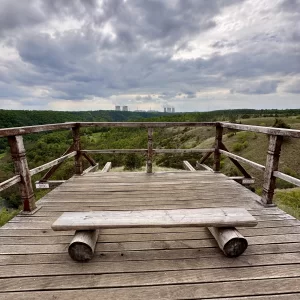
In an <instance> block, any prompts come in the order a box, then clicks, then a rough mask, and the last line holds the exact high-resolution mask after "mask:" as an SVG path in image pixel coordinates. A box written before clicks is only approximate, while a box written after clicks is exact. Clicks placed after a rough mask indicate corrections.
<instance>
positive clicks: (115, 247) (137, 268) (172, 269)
mask: <svg viewBox="0 0 300 300" xmlns="http://www.w3.org/2000/svg"><path fill="white" fill-rule="evenodd" d="M97 124H99V123H97ZM124 124H125V123H124ZM129 124H132V123H129ZM136 124H138V123H136ZM143 124H144V125H143V126H144V127H149V123H147V124H148V125H145V123H143ZM156 124H157V123H156ZM197 124H198V125H199V124H201V123H197ZM202 124H203V123H202ZM198 125H197V126H198ZM215 125H216V124H214V125H212V124H210V126H215ZM51 126H53V125H51ZM63 126H66V124H63ZM68 126H70V127H71V128H75V129H74V132H75V134H74V145H73V147H71V149H69V151H68V152H67V153H65V154H64V156H62V158H60V159H57V160H55V161H54V162H50V163H47V164H45V165H43V166H41V167H38V168H35V169H33V170H28V167H27V162H26V156H25V150H24V147H23V148H22V139H21V137H22V136H21V135H20V134H26V133H29V132H27V131H26V130H28V129H26V128H25V129H24V128H22V130H23V131H20V129H16V128H14V129H9V130H11V131H9V130H7V129H6V132H4V129H3V130H2V131H3V134H2V136H9V140H10V145H11V149H12V155H13V158H14V160H15V164H16V166H18V168H16V175H15V176H14V177H13V178H12V179H10V180H7V181H6V182H4V183H1V185H0V187H1V188H2V189H3V188H5V187H7V186H10V185H12V184H14V183H19V184H20V189H21V193H22V199H23V202H24V213H21V214H19V215H18V216H16V217H15V218H14V219H12V220H11V221H10V222H8V223H7V224H6V225H4V226H3V227H2V228H0V241H1V242H0V266H1V267H0V270H1V273H0V287H1V289H0V299H6V300H10V299H14V300H18V299H31V300H35V299H36V300H37V299H39V300H40V299H43V300H46V299H73V300H75V299H107V300H109V299H128V300H129V299H139V300H140V299H153V300H154V299H155V300H156V299H215V300H216V299H219V300H221V299H223V300H225V299H231V300H246V299H247V300H283V299H287V300H296V299H300V221H298V220H296V219H295V218H293V217H291V216H290V215H288V214H286V213H285V212H283V211H282V210H280V209H278V208H277V207H274V206H272V205H271V204H272V197H269V196H270V195H271V196H272V195H273V191H272V189H274V187H275V186H274V183H275V178H276V177H280V178H283V179H285V180H288V181H290V182H291V181H293V183H295V184H298V185H299V184H300V182H299V181H298V180H297V179H295V178H291V177H290V176H288V175H285V174H283V173H281V172H279V171H278V170H277V168H276V164H277V166H278V159H279V153H280V151H279V152H278V147H279V150H280V145H281V144H280V142H278V141H280V139H281V137H282V136H284V135H286V134H287V132H289V133H291V135H292V136H294V137H300V132H299V131H296V130H295V131H293V130H291V131H288V130H280V129H268V130H272V132H271V131H270V132H266V130H267V129H265V128H263V127H262V128H263V129H260V127H259V129H260V130H264V131H265V132H264V133H266V134H269V135H270V146H269V152H268V158H267V162H266V166H261V165H258V164H256V163H253V162H250V163H251V164H253V165H256V167H257V168H260V169H261V170H262V171H263V172H265V183H264V195H263V197H262V198H261V197H259V196H257V195H256V194H254V193H252V192H251V191H250V190H248V189H247V188H245V187H244V186H242V185H241V184H239V183H237V182H236V181H234V180H233V179H231V178H229V177H226V176H225V175H223V174H221V173H218V172H213V171H210V170H205V171H197V172H196V171H178V172H157V173H155V172H154V173H153V172H152V168H151V167H152V153H154V152H155V151H156V152H159V151H161V152H163V151H165V152H168V150H169V151H171V150H172V149H160V150H156V149H152V135H151V130H148V137H149V139H148V141H149V143H148V149H135V150H134V151H136V152H138V151H139V152H145V153H146V156H147V166H148V168H147V170H148V173H141V172H124V173H117V172H94V173H88V172H87V171H83V170H82V169H81V165H80V159H81V158H82V156H84V155H86V157H88V159H89V161H90V162H91V163H92V165H93V166H92V168H91V169H95V168H96V164H95V162H94V161H93V160H92V159H91V158H90V157H89V156H87V155H88V151H87V150H82V149H80V143H79V141H78V135H76V132H77V133H78V128H79V125H78V124H77V123H76V124H75V123H74V124H73V123H72V124H71V125H70V124H69V123H68ZM91 126H92V125H91ZM94 126H95V125H94ZM97 126H98V125H97ZM99 126H100V125H99ZM106 126H107V123H106ZM125 126H126V125H125ZM165 126H166V125H165ZM170 126H176V125H174V123H173V124H171V125H170ZM178 126H179V125H178ZM180 126H185V125H182V124H181V125H180ZM188 126H191V125H190V123H189V125H188ZM199 126H201V125H199ZM222 126H226V125H222V124H221V123H218V124H217V125H216V127H217V135H216V144H215V146H214V148H213V149H205V151H203V152H205V153H211V152H213V154H214V160H215V164H214V169H215V171H217V169H218V167H219V166H218V164H219V156H220V155H221V154H225V155H228V156H229V157H231V158H232V159H233V160H234V161H235V162H236V163H237V165H238V166H240V165H239V164H238V160H239V161H242V162H247V160H245V159H244V158H240V157H238V156H236V155H234V154H231V153H229V152H228V151H226V150H222V149H221V148H223V149H224V147H223V146H224V145H223V146H222V132H221V133H220V128H223V127H222ZM227 126H243V125H235V124H229V125H228V124H227ZM152 127H155V126H153V124H152ZM152 127H151V128H152ZM34 128H35V129H34V130H33V131H31V132H37V131H43V130H45V127H44V128H43V130H38V129H36V128H39V129H40V128H42V127H34ZM49 128H50V127H48V129H46V130H53V129H58V128H53V127H51V128H50V129H49ZM64 128H67V127H64ZM253 128H254V130H257V128H256V127H253ZM253 128H252V130H253ZM237 129H240V130H246V128H237ZM248 129H249V128H248ZM13 130H14V131H13ZM31 130H32V129H31ZM250 130H251V128H250ZM274 130H277V131H276V132H275V131H274ZM0 131H1V130H0ZM14 135H18V136H17V137H15V136H14ZM296 135H298V136H296ZM272 147H273V148H272ZM270 149H271V150H272V149H273V150H274V151H273V152H272V151H271V150H270ZM20 150H22V151H23V152H22V151H20ZM176 150H180V149H176ZM184 150H186V149H184ZM18 151H19V154H20V152H22V153H21V154H22V155H17V154H18ZM99 151H100V150H99ZM101 151H103V150H101ZM108 151H109V150H107V151H106V152H108ZM110 151H114V153H115V152H116V151H117V150H116V149H114V150H110ZM119 151H120V152H121V151H124V150H119ZM127 151H128V150H127ZM182 151H183V149H182ZM274 153H275V154H274ZM70 154H72V155H70ZM70 156H74V157H75V163H76V173H77V175H75V176H73V177H72V178H71V179H69V180H68V181H66V182H64V183H63V184H61V185H60V186H59V187H57V188H55V189H54V190H52V191H51V192H50V193H48V194H47V195H46V196H45V197H43V198H42V199H41V200H39V201H38V202H37V203H36V204H37V209H35V205H34V202H33V200H32V199H33V195H32V192H31V190H30V188H31V189H32V186H31V181H30V176H31V175H32V174H36V173H37V172H38V171H40V170H45V169H46V168H49V167H52V168H53V166H57V165H58V164H59V163H60V162H61V161H62V160H64V159H67V158H69V157H70ZM206 156H208V154H206V155H204V156H203V158H202V162H203V161H204V160H205V157H206ZM186 167H187V168H188V167H189V166H188V164H186ZM108 169H109V168H106V169H105V171H108ZM52 170H53V169H52ZM191 170H192V169H191ZM82 174H83V175H82ZM48 175H49V174H48ZM244 175H245V177H246V178H248V179H250V178H249V177H247V176H246V174H244ZM26 176H27V177H26ZM44 177H45V176H44ZM46 180H47V179H46ZM44 182H47V181H44ZM26 193H27V194H26ZM26 197H27V198H26ZM215 207H216V208H217V207H245V208H246V209H247V210H248V211H249V212H251V214H252V215H253V216H255V218H256V219H257V220H258V225H257V226H256V227H254V228H239V230H240V232H241V233H242V234H243V235H244V236H245V237H246V238H247V240H248V242H249V247H248V249H247V250H246V251H245V252H244V254H243V255H241V256H239V257H237V258H228V257H225V256H224V255H223V253H222V252H221V250H220V249H219V248H218V246H217V243H216V241H215V240H214V239H213V237H212V235H211V234H210V232H209V231H208V230H207V229H206V228H204V227H186V228H181V227H176V228H115V229H103V230H101V233H100V235H99V239H98V241H97V245H96V253H95V256H94V257H93V259H92V260H91V261H90V262H89V263H79V262H75V261H73V260H72V259H71V258H70V257H69V255H68V253H67V248H68V245H69V243H70V240H71V239H72V236H73V234H74V232H55V231H53V230H52V229H51V225H52V223H53V222H54V221H55V220H56V219H57V217H59V216H60V215H61V214H62V212H76V211H101V210H143V209H179V208H180V209H182V208H190V209H192V208H215Z"/></svg>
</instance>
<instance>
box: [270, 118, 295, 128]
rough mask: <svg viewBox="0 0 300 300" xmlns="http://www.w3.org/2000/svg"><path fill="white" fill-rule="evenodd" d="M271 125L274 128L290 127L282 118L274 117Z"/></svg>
mask: <svg viewBox="0 0 300 300" xmlns="http://www.w3.org/2000/svg"><path fill="white" fill-rule="evenodd" d="M272 127H275V128H286V129H290V128H291V126H290V125H289V124H287V123H286V122H285V121H283V120H282V119H277V118H276V119H275V122H274V124H273V126H272Z"/></svg>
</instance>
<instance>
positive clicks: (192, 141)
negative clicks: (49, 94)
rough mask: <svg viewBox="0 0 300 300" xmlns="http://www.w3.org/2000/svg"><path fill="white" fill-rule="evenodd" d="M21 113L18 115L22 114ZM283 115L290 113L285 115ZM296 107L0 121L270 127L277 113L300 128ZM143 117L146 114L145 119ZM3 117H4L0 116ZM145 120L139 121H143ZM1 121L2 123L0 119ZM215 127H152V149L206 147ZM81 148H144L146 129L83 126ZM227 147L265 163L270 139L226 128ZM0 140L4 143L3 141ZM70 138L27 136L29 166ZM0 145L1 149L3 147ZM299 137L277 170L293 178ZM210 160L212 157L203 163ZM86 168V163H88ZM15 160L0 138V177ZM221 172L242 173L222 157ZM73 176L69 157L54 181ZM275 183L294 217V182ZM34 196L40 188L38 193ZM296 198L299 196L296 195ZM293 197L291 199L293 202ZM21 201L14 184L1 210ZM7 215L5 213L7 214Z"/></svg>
mask: <svg viewBox="0 0 300 300" xmlns="http://www.w3.org/2000/svg"><path fill="white" fill-rule="evenodd" d="M21 115H22V116H21ZM287 115H289V116H288V117H287ZM299 115H300V110H291V111H290V110H288V111H277V110H274V111H273V110H272V111H255V110H229V111H216V112H207V113H183V114H178V115H165V116H163V115H162V114H158V115H155V114H152V113H150V114H147V113H130V112H128V113H127V112H111V111H98V112H38V111H36V112H29V111H25V112H21V111H0V123H1V122H2V126H3V124H5V125H6V126H4V127H9V126H19V125H33V124H43V123H55V122H65V121H130V120H143V121H216V120H223V121H237V122H241V123H243V124H252V125H263V126H272V125H273V124H274V121H275V117H276V116H280V117H281V119H282V120H283V121H284V122H285V123H287V124H288V125H289V126H291V127H292V128H295V129H300V117H299ZM146 117H147V118H146ZM1 118H2V119H1ZM141 118H143V119H141ZM1 120H2V121H1ZM214 136H215V129H214V128H210V127H200V128H193V127H180V128H166V129H159V128H157V129H155V131H154V147H155V148H210V147H211V146H212V145H213V143H214ZM81 141H82V148H84V149H108V148H116V149H118V148H146V147H147V131H146V130H145V129H138V128H85V129H82V130H81ZM223 141H224V144H225V145H226V146H227V148H228V149H229V150H230V151H231V152H233V153H236V154H238V155H240V156H243V157H245V158H247V159H250V160H252V161H255V162H258V163H260V164H263V165H264V164H265V160H266V153H267V146H268V138H267V136H266V135H263V134H256V133H251V132H237V133H234V132H227V131H226V130H225V132H224V136H223ZM1 143H2V144H1ZM71 143H72V136H71V132H70V131H69V130H67V131H55V132H50V133H43V134H33V135H28V136H26V137H25V146H26V150H27V157H28V163H29V167H30V168H34V167H37V166H39V165H42V164H44V163H46V162H49V161H51V160H53V159H55V158H57V157H59V156H60V155H62V153H63V152H64V151H65V150H66V149H67V148H68V147H69V146H70V145H71ZM1 149H2V150H1ZM299 149H300V140H297V139H285V140H284V143H283V147H282V155H281V159H280V166H279V169H280V170H281V171H283V172H284V173H287V174H290V175H292V176H294V177H298V178H299V177H300V156H299V155H298V153H299ZM200 158H201V156H200V155H198V154H185V155H180V154H174V155H170V154H161V155H156V156H155V158H154V159H155V163H156V165H157V166H158V167H163V168H181V167H182V160H184V159H187V160H189V161H190V162H191V163H192V164H195V162H196V160H199V159H200ZM94 159H95V160H96V161H97V162H99V164H100V166H103V165H104V164H105V162H107V161H112V163H113V166H114V167H118V168H119V169H120V168H121V169H122V168H124V166H125V167H126V168H127V169H130V168H132V167H138V168H139V167H140V166H142V165H144V164H145V157H143V156H142V155H121V154H118V155H108V154H103V155H100V154H98V155H94ZM207 163H208V164H212V158H210V159H209V160H208V161H207ZM86 166H87V164H86ZM245 168H246V169H247V170H248V171H249V173H250V174H251V175H252V176H254V177H255V179H256V183H255V188H256V190H257V191H258V193H260V192H261V187H262V182H263V178H262V174H261V173H260V172H259V171H257V170H256V169H253V168H251V167H249V166H245ZM13 169H14V168H13V163H12V161H11V158H10V154H9V150H8V148H7V141H6V139H1V141H0V181H3V180H5V179H8V178H10V177H11V176H13ZM221 171H222V172H223V173H225V174H227V175H230V176H234V175H240V174H239V171H238V170H237V169H236V168H235V167H234V165H233V164H232V163H231V162H230V161H229V160H228V159H227V158H225V157H222V161H221ZM72 174H73V161H72V160H69V161H67V162H65V163H64V164H63V166H62V167H61V168H60V169H59V170H58V171H57V172H56V173H55V174H54V176H53V177H52V179H67V178H69V177H70V176H72ZM41 176H42V174H39V175H35V176H34V177H33V181H36V180H38V179H39V178H40V177H41ZM277 187H278V188H279V189H281V190H280V192H278V193H276V201H277V202H278V203H279V205H281V206H282V207H285V206H286V207H290V209H291V211H295V213H294V214H295V215H297V214H298V213H299V212H298V208H297V207H299V204H298V202H299V197H298V196H297V195H298V194H297V193H298V192H296V194H295V195H296V196H295V195H294V194H293V196H292V198H291V197H288V200H287V198H286V197H285V193H291V192H292V191H293V190H282V189H287V188H288V189H290V188H292V187H293V186H292V185H290V184H288V183H285V182H283V181H281V180H278V185H277ZM36 195H37V196H38V197H40V196H42V195H43V192H42V191H36ZM297 197H298V198H297ZM291 199H292V200H291ZM19 203H20V196H19V193H18V189H17V187H12V188H10V189H8V190H5V191H3V192H2V193H1V194H0V209H1V207H3V206H9V207H13V208H16V207H18V205H19ZM5 218H7V216H5Z"/></svg>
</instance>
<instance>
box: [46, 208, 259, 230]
mask: <svg viewBox="0 0 300 300" xmlns="http://www.w3.org/2000/svg"><path fill="white" fill-rule="evenodd" d="M256 225H257V220H256V219H255V218H254V217H253V216H252V215H251V214H250V213H249V212H248V211H247V210H246V209H245V208H201V209H164V210H163V209H162V210H130V211H91V212H65V213H63V214H62V215H61V216H60V217H59V218H58V219H57V220H56V221H55V222H54V223H53V224H52V226H51V227H52V229H53V230H55V231H67V230H94V229H100V228H120V227H175V226H177V227H187V226H203V227H210V226H212V227H238V226H243V227H253V226H256Z"/></svg>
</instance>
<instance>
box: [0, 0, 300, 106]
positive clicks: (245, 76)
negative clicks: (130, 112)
mask: <svg viewBox="0 0 300 300" xmlns="http://www.w3.org/2000/svg"><path fill="white" fill-rule="evenodd" d="M19 2H21V3H23V1H19ZM19 2H18V3H19ZM12 3H15V4H14V7H15V6H16V3H17V2H14V1H12ZM32 3H33V4H32V5H30V6H28V7H29V8H30V10H31V9H32V10H31V12H29V11H28V10H27V9H26V8H24V10H23V11H24V16H22V18H21V17H15V19H12V20H11V24H10V25H9V24H8V23H7V21H3V22H5V24H6V25H5V26H6V27H5V26H4V27H3V28H4V29H3V30H4V31H5V30H17V28H20V27H22V28H23V27H24V28H23V30H22V32H21V31H20V32H18V31H16V32H17V33H18V34H16V36H15V37H14V38H13V39H14V44H15V45H16V50H17V51H18V54H19V55H20V59H21V61H20V62H14V64H13V67H10V68H8V69H7V71H5V72H3V71H2V70H1V68H0V81H3V82H7V83H9V82H14V84H15V85H18V86H27V87H31V86H32V87H39V86H40V87H47V88H48V90H49V93H50V97H52V98H54V99H69V100H77V101H80V100H81V99H83V98H89V97H93V96H97V97H109V96H111V95H115V94H118V93H121V92H123V93H134V94H137V95H145V94H149V96H146V97H145V96H138V97H137V98H136V99H135V100H133V101H142V102H151V101H152V102H153V101H156V99H154V98H152V97H151V95H150V94H152V93H155V94H159V95H160V98H161V101H169V100H171V99H174V98H175V97H176V95H177V94H180V95H182V96H185V97H187V98H190V99H193V98H196V95H197V94H196V93H197V91H199V90H202V89H206V88H215V89H218V88H226V89H232V92H233V93H244V94H268V93H274V92H276V88H277V85H278V81H275V80H264V79H261V78H264V76H266V75H268V76H269V77H271V78H272V76H273V75H275V76H285V75H291V74H299V73H300V65H299V61H300V52H297V51H295V49H294V48H292V47H291V48H289V47H288V46H286V45H285V44H284V45H283V44H281V43H282V41H283V39H280V36H279V34H277V35H276V34H275V35H272V34H269V35H268V34H267V33H266V34H263V33H261V34H260V35H257V36H256V37H251V39H250V42H249V43H247V42H245V41H244V40H236V39H221V38H220V40H219V41H215V42H213V43H212V44H211V47H212V48H214V49H218V50H220V49H221V50H222V49H223V48H233V47H236V48H237V49H238V50H236V52H230V53H228V54H224V53H223V54H222V55H221V54H218V53H211V55H210V57H208V58H206V59H202V58H196V59H180V60H174V59H173V55H174V54H175V53H176V51H178V50H182V49H188V48H189V47H191V45H190V41H191V40H192V39H193V38H194V37H196V36H197V37H198V36H200V35H201V33H202V32H205V31H207V30H208V29H210V28H214V27H215V26H216V23H215V17H216V16H217V15H218V14H219V13H220V11H221V10H222V9H223V7H225V6H228V5H234V4H236V5H238V4H240V3H241V1H220V0H215V1H206V0H205V1H203V0H202V1H200V0H197V1H196V0H195V1H189V0H184V1H183V0H182V1H154V0H153V1H138V0H132V1H127V2H124V1H116V0H104V1H103V4H102V5H101V6H100V7H99V6H98V4H97V1H83V0H82V1H79V0H77V1H58V0H55V1H32ZM19 7H22V4H21V5H20V6H19ZM29 8H28V9H29ZM8 11H9V9H8ZM11 11H14V8H11ZM16 12H18V9H16ZM0 14H1V13H0ZM30 14H31V15H32V17H31V18H30ZM17 16H18V14H17ZM67 17H72V18H74V19H77V20H80V21H82V22H83V25H82V27H81V28H79V29H76V30H69V31H65V32H63V33H58V32H56V33H54V34H53V35H52V36H50V35H49V34H46V33H41V32H40V31H39V30H38V25H39V24H40V23H43V22H48V21H49V20H50V21H51V20H56V21H57V20H64V18H67ZM18 18H20V19H18ZM48 19H49V20H48ZM0 24H1V19H0ZM108 25H109V27H110V28H111V31H112V32H105V33H104V32H103V31H102V29H103V27H104V26H108ZM30 26H35V28H34V29H33V28H31V27H30ZM26 28H27V29H28V30H26ZM289 34H290V35H291V36H292V35H293V33H292V31H290V33H289ZM296 38H297V36H295V39H296ZM254 42H255V43H256V44H259V47H253V43H254ZM272 43H277V44H278V45H280V47H272V46H273V44H272ZM270 45H272V46H270ZM283 47H284V50H283ZM10 64H12V63H11V62H10ZM236 81H239V82H241V85H240V86H235V85H234V83H235V82H236ZM8 90H9V89H8ZM6 96H7V92H6ZM14 97H20V98H21V97H22V91H20V92H19V94H18V95H14ZM191 101H192V100H191Z"/></svg>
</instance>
